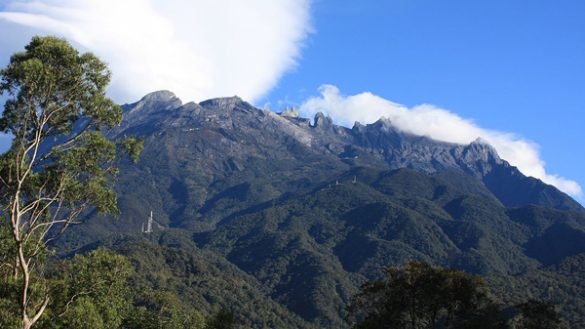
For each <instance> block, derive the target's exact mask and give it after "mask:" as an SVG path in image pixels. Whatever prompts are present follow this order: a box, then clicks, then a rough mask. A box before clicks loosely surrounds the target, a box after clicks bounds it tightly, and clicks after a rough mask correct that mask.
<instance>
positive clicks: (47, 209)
mask: <svg viewBox="0 0 585 329" xmlns="http://www.w3.org/2000/svg"><path fill="white" fill-rule="evenodd" d="M109 81H110V72H109V70H108V68H107V66H106V65H105V64H104V63H103V62H102V61H100V60H99V59H98V58H97V57H96V56H94V55H93V54H90V53H84V54H80V53H79V52H78V51H77V50H75V49H74V48H73V47H72V46H71V45H70V44H69V43H68V42H67V41H65V40H63V39H59V38H56V37H34V38H33V39H32V40H31V42H30V43H29V44H28V45H27V46H26V47H25V50H24V51H23V52H19V53H16V54H14V55H13V56H12V57H11V58H10V62H9V64H8V66H7V67H6V68H4V69H2V70H1V71H0V93H2V94H4V95H7V96H8V100H7V101H6V103H5V105H4V112H3V113H2V116H1V117H0V130H1V131H3V132H5V133H8V134H11V135H12V136H13V142H12V145H11V148H10V149H9V151H8V152H6V153H5V154H3V155H2V156H1V158H0V203H1V210H0V211H1V214H0V215H1V216H2V217H1V218H2V219H1V220H2V221H5V222H8V226H9V230H8V231H9V234H10V237H11V240H12V245H11V246H8V247H7V248H8V250H9V252H10V255H12V257H11V259H10V261H6V260H5V259H2V261H4V263H3V264H1V266H2V267H1V268H4V269H6V268H9V269H10V272H11V273H10V276H6V277H5V278H4V281H5V282H4V283H5V284H8V285H12V286H13V287H14V289H15V290H16V291H17V295H18V297H17V299H18V309H19V318H20V320H19V321H20V323H21V327H22V328H24V329H28V328H31V327H32V326H33V325H34V324H35V323H37V322H38V321H39V319H40V317H41V316H42V315H43V313H44V311H45V309H46V307H47V305H48V304H49V300H50V298H49V294H48V290H47V284H46V282H45V280H44V278H43V258H44V256H45V255H46V253H47V243H48V242H50V241H51V240H52V239H55V237H56V236H57V235H58V234H59V233H60V232H62V231H63V230H65V229H66V228H67V227H68V226H69V225H70V224H72V223H74V222H75V221H76V219H77V218H78V216H79V215H80V214H81V213H82V212H83V211H84V210H85V209H87V208H88V207H95V208H97V210H99V211H100V212H105V213H113V212H116V211H117V205H116V193H115V192H114V190H113V188H112V184H113V180H114V178H115V176H116V175H117V172H118V171H117V168H116V167H115V162H114V161H115V158H116V154H117V153H118V152H117V150H116V145H115V144H114V143H113V142H111V141H109V140H108V139H107V138H106V137H105V136H104V134H103V130H104V129H108V128H111V127H113V126H115V125H117V124H119V123H120V121H121V117H122V112H121V109H120V107H119V106H117V105H116V104H115V103H114V102H113V101H112V100H111V99H109V98H108V97H106V95H105V90H106V86H107V85H108V83H109ZM124 146H125V147H126V148H127V149H128V150H130V151H131V152H130V153H131V155H133V158H134V159H135V160H136V158H137V152H132V151H137V150H139V149H140V142H139V141H136V140H130V142H126V143H124Z"/></svg>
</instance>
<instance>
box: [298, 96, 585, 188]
mask: <svg viewBox="0 0 585 329" xmlns="http://www.w3.org/2000/svg"><path fill="white" fill-rule="evenodd" d="M320 92H321V96H319V97H312V98H309V99H308V100H307V101H305V102H304V103H303V104H302V105H301V108H300V112H301V114H303V115H305V116H313V115H315V114H316V113H317V112H323V113H325V114H326V115H329V116H330V117H331V118H332V119H333V121H334V122H336V123H338V124H341V125H344V126H347V127H351V126H352V125H353V124H354V122H355V121H359V122H360V123H372V122H375V121H377V120H378V119H380V118H381V117H385V118H388V119H390V121H391V122H392V123H393V124H394V125H395V126H396V127H397V128H398V129H400V130H402V131H405V132H409V133H412V134H416V135H421V136H428V137H430V138H433V139H435V140H439V141H445V142H450V143H458V144H468V143H471V142H472V141H474V140H475V139H477V138H478V137H481V138H482V139H484V140H486V141H487V142H489V143H490V144H491V145H492V146H493V147H495V148H496V150H497V151H498V154H499V155H500V156H501V157H502V158H503V159H506V160H507V161H508V162H510V164H512V165H514V166H516V167H518V169H520V171H522V173H524V174H525V175H528V176H532V177H536V178H539V179H541V180H542V181H544V182H545V183H548V184H551V185H554V186H556V187H557V188H559V189H560V190H562V191H564V192H566V193H568V194H570V195H572V196H575V197H581V196H582V190H581V186H579V184H578V183H577V182H575V181H572V180H569V179H566V178H563V177H560V176H558V175H551V174H549V173H547V172H546V170H545V163H544V161H543V160H542V159H541V158H540V155H539V150H538V145H536V144H535V143H533V142H531V141H528V140H525V139H522V138H520V137H518V136H516V135H514V134H511V133H504V132H499V131H495V130H489V129H484V128H482V127H479V126H478V125H477V124H475V123H474V122H472V121H470V120H467V119H464V118H461V117H460V116H458V115H456V114H454V113H452V112H449V111H447V110H444V109H441V108H438V107H436V106H433V105H428V104H424V105H419V106H415V107H413V108H407V107H405V106H403V105H400V104H397V103H394V102H391V101H389V100H386V99H384V98H382V97H379V96H376V95H374V94H372V93H369V92H365V93H361V94H357V95H353V96H345V95H343V94H341V93H340V91H339V89H338V88H337V87H335V86H332V85H324V86H322V87H321V88H320Z"/></svg>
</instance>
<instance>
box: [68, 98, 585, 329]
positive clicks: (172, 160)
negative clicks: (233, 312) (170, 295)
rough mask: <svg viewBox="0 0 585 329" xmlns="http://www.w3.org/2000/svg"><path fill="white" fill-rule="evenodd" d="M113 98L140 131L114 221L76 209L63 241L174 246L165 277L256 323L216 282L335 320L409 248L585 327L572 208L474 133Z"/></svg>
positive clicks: (236, 105) (326, 322) (272, 305)
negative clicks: (542, 302)
mask: <svg viewBox="0 0 585 329" xmlns="http://www.w3.org/2000/svg"><path fill="white" fill-rule="evenodd" d="M123 110H124V120H123V123H122V125H121V126H120V127H118V128H116V129H115V130H113V131H111V132H110V136H111V137H112V138H118V137H122V136H130V135H132V136H138V137H140V138H143V139H144V142H145V143H144V151H143V153H142V156H141V159H140V162H139V163H138V164H137V165H131V164H130V163H122V164H120V168H121V172H122V174H121V176H120V177H119V180H118V183H117V189H118V192H119V205H120V209H121V213H120V215H119V219H118V220H116V221H112V220H107V219H104V218H102V217H101V216H98V215H96V214H88V219H87V224H86V225H81V226H79V227H77V228H75V229H72V230H71V231H70V232H69V233H68V234H67V235H66V236H65V237H64V238H63V239H62V241H64V242H61V243H63V244H64V245H67V246H68V250H73V249H75V248H83V247H85V248H94V247H95V246H97V245H100V244H109V245H111V246H117V247H116V248H118V249H119V250H121V251H122V252H124V251H126V253H131V252H129V251H128V250H130V249H128V247H127V246H126V247H125V243H127V242H124V241H126V240H124V239H130V238H128V237H130V236H134V238H132V239H138V240H140V239H145V238H147V239H148V240H149V241H150V243H154V244H156V245H160V246H164V247H165V248H171V249H172V250H181V251H180V252H183V253H188V254H190V255H191V257H192V258H191V259H192V264H191V263H189V264H191V265H188V264H187V263H185V264H183V263H181V264H182V265H177V263H173V262H171V261H170V260H169V259H170V258H169V257H170V256H165V257H166V258H165V257H163V256H162V254H160V255H159V254H155V253H154V252H153V254H152V256H151V257H152V258H153V259H158V260H160V262H161V264H164V265H161V266H168V267H169V268H172V269H173V270H172V271H171V272H170V274H168V275H169V276H171V277H173V278H175V279H176V280H177V282H181V283H180V284H177V285H176V286H173V287H169V289H181V291H184V293H183V292H182V293H181V294H182V295H181V296H182V297H183V298H184V302H186V303H201V304H202V305H206V303H207V304H211V303H212V302H213V301H216V302H217V301H219V302H220V303H223V304H224V305H223V306H226V307H231V308H238V311H237V312H240V313H241V314H242V315H241V316H242V317H244V318H245V317H248V318H249V319H248V320H249V322H248V323H249V324H250V326H253V327H267V328H268V327H271V325H269V324H267V323H273V322H270V321H268V320H266V315H262V314H261V312H256V313H255V315H253V316H252V315H249V314H248V313H246V311H243V310H241V309H239V307H243V308H244V309H245V307H246V306H243V305H241V304H239V303H238V301H237V300H236V298H234V297H233V296H229V295H230V293H229V291H226V289H223V290H221V289H219V288H217V287H218V286H221V285H224V286H223V287H224V288H225V285H226V284H228V282H229V284H232V285H236V286H238V287H240V288H241V287H242V286H245V287H247V288H245V289H248V290H247V291H249V296H253V298H252V297H250V298H252V300H253V301H254V303H256V305H261V306H258V307H260V308H262V307H265V308H266V309H270V310H277V311H278V312H277V311H271V312H272V314H275V313H274V312H277V313H278V314H280V315H279V316H280V319H281V322H278V323H279V324H278V325H277V327H279V328H287V327H290V328H295V327H297V328H298V327H307V328H308V327H312V326H318V327H325V328H344V327H345V326H347V324H345V322H344V320H343V319H344V316H345V307H346V306H347V305H348V302H349V300H350V299H351V296H352V295H353V294H355V292H356V291H357V290H358V288H359V286H360V285H361V284H362V283H363V282H365V281H366V280H369V279H375V278H379V277H380V276H381V274H382V269H383V268H384V267H385V266H392V265H398V264H403V263H404V262H406V261H408V260H413V259H414V260H425V261H429V262H431V263H434V264H438V265H442V266H449V267H455V268H458V269H462V270H465V271H468V272H472V273H477V274H481V275H482V276H484V277H485V278H486V279H487V280H488V282H489V283H490V285H491V288H492V291H493V293H494V295H496V296H497V297H498V298H499V299H500V300H502V301H511V302H514V301H520V300H523V299H525V298H527V297H529V296H532V297H539V298H543V299H547V300H549V301H551V302H553V303H555V304H557V305H560V308H561V312H562V313H563V314H564V315H565V316H566V317H567V318H568V319H570V320H571V323H574V324H575V325H574V327H575V328H578V327H579V326H581V327H583V326H585V324H584V320H583V318H584V317H585V311H584V310H585V307H584V305H585V299H584V298H583V296H585V287H584V286H583V285H582V283H578V282H583V279H585V277H584V276H583V272H582V270H580V269H582V268H584V266H585V210H584V209H583V207H582V206H581V205H580V204H579V203H577V202H576V201H574V200H573V199H571V198H570V197H569V196H567V195H566V194H564V193H562V192H561V191H559V190H557V189H556V188H555V187H553V186H550V185H547V184H545V183H543V182H541V181H540V180H538V179H535V178H532V177H526V176H524V175H523V174H522V173H521V172H520V171H519V170H518V169H517V168H515V167H513V166H511V165H510V164H509V163H508V162H506V160H505V159H501V158H500V157H499V156H498V154H497V152H496V151H495V150H494V149H493V148H492V147H491V146H490V145H489V144H487V143H486V142H484V141H482V140H476V141H474V142H472V143H470V144H469V145H458V144H449V143H444V142H438V141H435V140H432V139H430V138H428V137H424V136H416V135H412V134H408V133H405V132H402V131H400V130H398V129H397V128H396V127H395V126H394V125H393V124H392V122H391V121H389V120H387V119H380V120H378V121H377V122H375V123H373V124H367V125H363V124H360V123H356V124H355V125H354V126H353V128H351V129H349V128H345V127H341V126H337V125H335V124H333V123H332V120H331V119H330V118H328V117H326V116H325V115H323V114H321V113H319V114H317V115H316V116H315V118H312V119H308V118H302V117H299V115H298V113H296V111H291V110H286V111H284V112H283V113H274V112H270V111H267V110H260V109H257V108H255V107H254V106H252V105H250V104H248V103H246V102H245V101H243V100H241V99H240V98H238V97H231V98H218V99H212V100H208V101H204V102H201V103H199V104H197V103H186V104H183V103H182V102H181V101H180V100H179V99H178V98H177V97H176V96H175V95H173V94H172V93H171V92H168V91H159V92H155V93H152V94H149V95H146V96H145V97H143V98H142V99H141V100H140V101H138V102H136V103H133V104H127V105H124V106H123ZM150 211H152V212H153V219H154V221H155V225H154V226H153V232H152V233H150V234H149V235H148V236H146V235H145V234H144V233H142V231H143V225H144V224H145V221H146V220H147V219H148V217H149V213H150ZM120 234H122V235H123V236H125V237H126V238H119V237H120ZM116 236H118V237H117V238H116ZM177 236H180V237H181V238H178V237H177ZM132 241H134V240H132ZM173 248H175V249H173ZM176 252H179V251H176ZM157 257H158V258H157ZM171 258H172V257H171ZM165 261H166V263H165ZM177 268H179V269H180V270H177ZM212 269H213V270H212ZM145 271H148V269H145ZM209 273H214V274H213V275H210V274H209ZM153 280H154V279H153ZM161 282H162V281H161ZM235 282H239V283H238V284H236V283H235ZM529 282H530V284H528V283H529ZM159 284H162V283H159ZM213 287H215V288H213ZM527 287H529V288H527ZM216 288H217V289H216ZM227 290H229V289H227ZM221 291H223V292H221ZM193 296H206V297H205V298H200V297H197V298H195V297H193ZM202 307H204V306H202ZM261 323H264V325H261ZM252 324H253V325H252ZM272 327H274V323H273V325H272Z"/></svg>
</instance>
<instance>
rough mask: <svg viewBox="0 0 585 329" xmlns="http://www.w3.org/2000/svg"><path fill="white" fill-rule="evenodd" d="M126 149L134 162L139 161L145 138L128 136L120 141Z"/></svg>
mask: <svg viewBox="0 0 585 329" xmlns="http://www.w3.org/2000/svg"><path fill="white" fill-rule="evenodd" d="M120 145H121V146H122V148H123V149H124V151H125V152H126V153H127V154H128V155H129V156H130V158H131V159H132V161H133V162H134V163H137V162H138V159H139V157H140V154H141V153H142V150H143V149H144V140H143V139H139V138H136V137H127V138H125V139H123V140H122V141H121V142H120Z"/></svg>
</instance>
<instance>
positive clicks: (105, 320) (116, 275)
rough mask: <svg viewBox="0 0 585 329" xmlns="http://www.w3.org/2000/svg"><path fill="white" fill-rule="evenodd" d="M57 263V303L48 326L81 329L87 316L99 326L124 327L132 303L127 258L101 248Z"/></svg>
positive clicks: (55, 280)
mask: <svg viewBox="0 0 585 329" xmlns="http://www.w3.org/2000/svg"><path fill="white" fill-rule="evenodd" d="M53 266H54V269H53V275H51V276H50V277H49V279H50V280H52V282H53V283H54V284H53V287H54V290H53V291H52V294H51V297H52V299H53V303H52V304H51V306H50V311H51V313H50V314H48V316H47V319H46V321H45V322H44V326H45V327H46V328H79V324H82V323H84V321H87V320H86V319H93V320H92V321H91V323H92V325H93V326H95V328H119V327H120V325H121V323H122V321H123V319H124V318H125V317H126V314H127V313H128V312H129V310H130V308H131V306H132V297H131V294H130V290H129V287H128V279H129V277H130V274H131V273H132V266H131V265H130V263H129V262H128V260H127V259H126V258H125V257H123V256H121V255H119V254H116V253H114V252H112V251H108V250H104V249H98V250H95V251H92V252H90V253H88V254H87V255H77V256H75V257H74V258H73V259H72V260H64V261H60V262H58V263H57V264H55V265H53Z"/></svg>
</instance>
